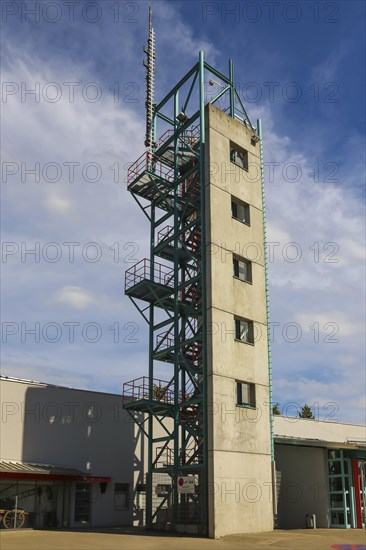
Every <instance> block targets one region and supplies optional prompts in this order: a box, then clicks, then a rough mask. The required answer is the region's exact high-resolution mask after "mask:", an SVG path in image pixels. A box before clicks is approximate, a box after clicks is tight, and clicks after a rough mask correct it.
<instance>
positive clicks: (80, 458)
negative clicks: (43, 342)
mask: <svg viewBox="0 0 366 550" xmlns="http://www.w3.org/2000/svg"><path fill="white" fill-rule="evenodd" d="M23 407H24V408H23V415H22V420H23V447H22V460H23V461H24V462H28V463H40V464H50V465H58V466H60V467H64V468H74V469H77V470H80V471H82V472H84V473H85V474H87V475H89V476H94V477H100V476H103V477H110V478H111V483H107V484H105V483H100V482H98V481H96V482H93V483H85V482H82V481H75V482H74V481H72V480H69V481H61V480H51V479H50V478H48V479H47V478H44V480H41V479H37V481H36V482H35V481H33V482H32V483H31V482H27V483H28V487H24V486H23V487H21V488H19V487H18V490H17V492H18V493H23V494H24V498H23V507H24V508H25V506H28V508H29V510H31V511H30V514H29V520H30V521H29V522H30V524H32V523H33V526H34V527H38V528H44V527H78V526H79V527H83V526H85V527H87V526H94V527H97V526H108V525H116V526H117V525H121V526H122V525H132V523H133V522H136V524H142V522H143V510H141V509H139V508H138V507H137V506H136V494H135V490H136V483H138V484H140V485H141V484H143V481H144V479H143V475H144V472H143V465H142V464H143V460H144V438H143V437H141V436H140V437H138V438H137V437H136V425H135V423H134V421H133V419H132V418H131V417H130V416H129V414H128V413H126V411H125V410H124V409H123V408H122V399H121V397H120V396H117V395H110V394H103V393H97V392H88V391H81V390H73V389H68V388H58V387H52V386H48V387H28V388H27V390H26V393H25V402H24V404H23ZM31 485H32V486H31ZM121 488H122V489H123V490H122V491H120V489H121ZM32 489H33V494H32ZM20 499H21V497H20ZM31 502H33V506H32V503H31ZM21 504H22V503H21V502H20V504H19V506H20V505H21Z"/></svg>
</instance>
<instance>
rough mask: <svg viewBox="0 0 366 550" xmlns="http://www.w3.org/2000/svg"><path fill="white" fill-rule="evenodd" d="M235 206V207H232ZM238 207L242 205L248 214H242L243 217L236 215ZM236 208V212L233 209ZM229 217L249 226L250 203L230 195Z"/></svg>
mask: <svg viewBox="0 0 366 550" xmlns="http://www.w3.org/2000/svg"><path fill="white" fill-rule="evenodd" d="M234 207H235V208H234ZM238 207H242V208H243V210H244V212H247V213H248V216H244V219H241V218H239V217H238ZM235 209H236V213H235V212H234V210H235ZM231 217H232V218H233V219H234V220H237V221H238V222H240V223H243V224H244V225H247V226H248V227H250V205H249V204H248V203H247V202H244V201H241V200H239V199H237V198H236V197H233V196H231Z"/></svg>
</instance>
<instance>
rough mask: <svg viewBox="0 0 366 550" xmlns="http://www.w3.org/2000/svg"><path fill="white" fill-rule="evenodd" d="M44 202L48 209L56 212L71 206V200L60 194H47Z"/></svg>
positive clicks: (64, 210)
mask: <svg viewBox="0 0 366 550" xmlns="http://www.w3.org/2000/svg"><path fill="white" fill-rule="evenodd" d="M44 202H45V205H46V207H47V208H48V209H50V210H51V211H53V212H57V213H62V212H66V211H67V210H69V209H70V208H71V207H72V203H71V201H70V200H69V199H67V198H66V197H61V196H60V195H49V196H48V197H47V198H46V199H45V201H44Z"/></svg>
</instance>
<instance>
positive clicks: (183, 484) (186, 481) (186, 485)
mask: <svg viewBox="0 0 366 550" xmlns="http://www.w3.org/2000/svg"><path fill="white" fill-rule="evenodd" d="M195 492H196V490H195V486H194V476H184V477H178V493H180V494H189V493H190V494H192V493H195Z"/></svg>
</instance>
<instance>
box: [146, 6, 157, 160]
mask: <svg viewBox="0 0 366 550" xmlns="http://www.w3.org/2000/svg"><path fill="white" fill-rule="evenodd" d="M144 53H145V54H146V58H147V59H144V61H143V65H144V67H145V68H146V102H145V105H146V139H145V146H146V147H148V148H149V151H150V152H151V153H152V150H153V146H154V135H153V111H154V73H155V33H154V29H153V26H152V7H151V6H150V7H149V33H148V38H147V47H146V46H144Z"/></svg>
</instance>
